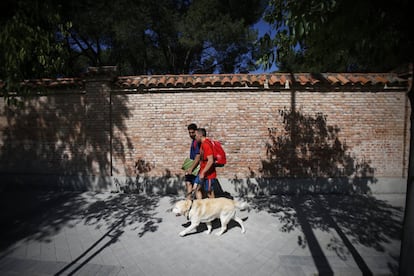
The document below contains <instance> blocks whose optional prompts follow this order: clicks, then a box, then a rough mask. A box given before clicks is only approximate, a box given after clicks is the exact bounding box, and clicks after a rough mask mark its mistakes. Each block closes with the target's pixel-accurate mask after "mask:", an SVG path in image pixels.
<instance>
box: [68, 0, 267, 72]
mask: <svg viewBox="0 0 414 276" xmlns="http://www.w3.org/2000/svg"><path fill="white" fill-rule="evenodd" d="M61 2H62V3H61V4H60V5H61V8H60V10H61V11H62V17H63V18H64V19H65V20H66V21H69V22H72V28H71V29H70V32H69V36H67V37H66V38H65V39H66V42H67V45H68V48H69V49H71V55H72V57H74V58H73V59H71V60H72V61H74V64H75V67H85V65H84V64H83V63H86V64H87V65H89V66H100V65H117V66H118V69H119V71H120V73H121V74H166V73H168V74H182V73H211V72H227V73H228V72H239V71H246V70H249V69H254V68H255V64H254V52H255V51H254V41H255V40H256V39H257V33H255V32H253V30H252V28H251V25H252V24H254V23H255V22H256V21H258V19H259V18H260V16H261V14H262V12H263V1H260V0H245V1H234V0H227V1H219V0H198V1H188V0H187V1H185V0H161V1H155V2H154V1H149V0H141V1H131V0H122V1H116V2H114V1H98V2H97V1H92V0H86V1H70V2H67V1H66V2H65V1H61ZM126 7H127V8H126ZM247 11H248V12H247ZM92 19H93V20H92ZM76 62H78V64H79V62H81V63H80V66H79V65H76ZM82 62H83V63H82Z"/></svg>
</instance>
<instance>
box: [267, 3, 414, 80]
mask: <svg viewBox="0 0 414 276" xmlns="http://www.w3.org/2000/svg"><path fill="white" fill-rule="evenodd" d="M409 11H410V9H409V7H408V1H407V0H398V1H394V2H392V4H390V3H389V2H385V1H357V0H309V1H294V0H284V1H281V0H270V1H269V6H268V9H267V11H266V15H265V17H264V19H265V20H266V21H267V22H269V23H270V24H271V25H272V26H273V28H274V29H275V30H276V35H275V36H273V37H269V36H268V37H264V38H262V43H263V44H264V45H266V44H267V45H271V46H272V47H268V48H267V49H268V51H267V53H265V55H263V57H264V58H262V60H260V62H261V64H262V66H265V67H266V66H269V64H270V65H271V64H272V63H274V62H275V63H276V64H277V65H278V66H279V68H280V69H281V70H282V71H292V70H293V71H317V72H321V71H332V72H333V71H342V72H344V71H369V70H373V71H389V70H391V69H394V68H396V67H397V66H399V65H401V64H403V63H407V62H410V61H412V60H413V52H412V49H413V46H414V45H413V36H412V31H411V30H410V27H409V26H410V25H411V23H410V20H409ZM270 53H272V54H273V55H271V54H270Z"/></svg>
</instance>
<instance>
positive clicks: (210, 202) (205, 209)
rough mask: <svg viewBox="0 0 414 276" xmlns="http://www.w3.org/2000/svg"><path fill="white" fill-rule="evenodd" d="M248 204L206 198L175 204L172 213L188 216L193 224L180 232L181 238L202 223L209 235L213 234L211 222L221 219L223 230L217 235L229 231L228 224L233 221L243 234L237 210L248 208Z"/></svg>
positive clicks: (181, 201)
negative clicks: (238, 225)
mask: <svg viewBox="0 0 414 276" xmlns="http://www.w3.org/2000/svg"><path fill="white" fill-rule="evenodd" d="M247 207H248V206H247V203H241V202H238V201H236V200H232V199H228V198H224V197H219V198H206V199H197V200H189V199H186V200H180V201H178V202H176V203H175V205H174V207H173V209H172V212H173V213H174V214H176V215H177V216H179V215H185V216H187V219H188V220H190V222H191V224H190V226H188V227H187V228H186V229H184V230H183V231H181V232H180V234H179V235H180V236H181V237H183V236H185V235H186V234H188V233H189V232H190V231H192V230H193V229H195V228H196V227H197V226H198V225H199V224H200V223H205V224H206V225H207V230H206V231H205V232H206V233H207V234H210V233H211V228H212V226H211V222H212V221H213V220H214V219H216V218H219V219H220V222H221V230H220V232H217V233H216V235H217V236H220V235H221V234H223V233H224V231H226V229H227V224H228V223H229V222H230V220H231V219H234V220H235V221H237V222H238V223H239V224H240V226H241V232H242V233H244V232H246V230H245V229H244V225H243V221H242V220H241V219H240V218H239V217H237V216H236V209H240V210H243V209H245V208H247Z"/></svg>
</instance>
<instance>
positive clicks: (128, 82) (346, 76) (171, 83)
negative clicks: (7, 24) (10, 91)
mask: <svg viewBox="0 0 414 276" xmlns="http://www.w3.org/2000/svg"><path fill="white" fill-rule="evenodd" d="M291 78H293V79H294V80H295V81H296V84H297V85H300V86H308V87H309V86H332V85H333V86H338V85H347V86H349V85H352V86H356V87H368V86H370V85H375V86H378V85H384V86H386V85H387V86H390V85H392V86H394V87H402V88H404V87H407V86H408V80H407V79H405V78H401V77H399V76H398V75H396V74H395V73H322V74H317V75H315V74H310V73H297V74H289V73H270V74H204V75H203V74H197V75H141V76H119V77H116V78H115V79H114V84H115V85H116V86H118V87H122V88H131V89H134V88H143V89H145V88H163V87H169V88H173V87H176V88H180V87H201V88H202V87H205V88H207V87H211V86H214V87H246V85H247V86H249V87H266V88H272V87H273V88H277V89H289V87H290V85H287V82H289V83H290V84H291V83H292V82H291V81H290V80H291ZM84 84H85V79H82V78H56V79H46V78H45V79H36V80H25V81H23V82H22V85H26V86H29V87H36V86H44V87H60V86H79V87H83V86H84ZM0 87H4V82H1V81H0Z"/></svg>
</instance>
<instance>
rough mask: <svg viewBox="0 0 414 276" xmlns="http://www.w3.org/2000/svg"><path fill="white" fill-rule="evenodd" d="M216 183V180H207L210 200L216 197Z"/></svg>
mask: <svg viewBox="0 0 414 276" xmlns="http://www.w3.org/2000/svg"><path fill="white" fill-rule="evenodd" d="M214 182H215V179H207V180H206V188H207V189H206V191H207V197H208V198H215V195H214V186H215V185H214Z"/></svg>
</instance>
